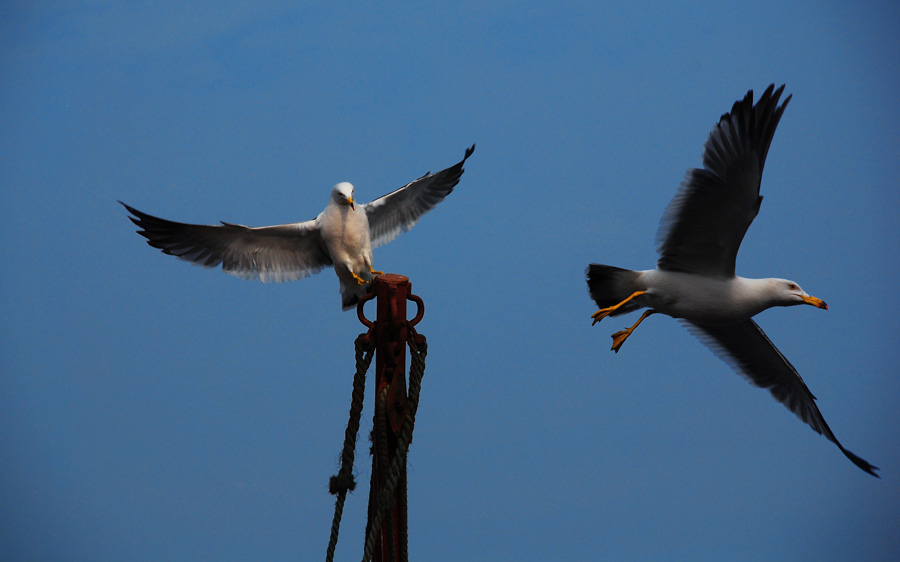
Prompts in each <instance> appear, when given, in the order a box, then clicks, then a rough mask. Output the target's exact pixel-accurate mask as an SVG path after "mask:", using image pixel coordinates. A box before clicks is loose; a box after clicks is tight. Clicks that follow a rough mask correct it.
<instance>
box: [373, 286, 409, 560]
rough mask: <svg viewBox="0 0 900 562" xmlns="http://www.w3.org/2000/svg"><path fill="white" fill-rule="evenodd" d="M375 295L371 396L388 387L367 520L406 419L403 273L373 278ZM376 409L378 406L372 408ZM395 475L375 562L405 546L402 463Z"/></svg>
mask: <svg viewBox="0 0 900 562" xmlns="http://www.w3.org/2000/svg"><path fill="white" fill-rule="evenodd" d="M373 284H374V289H373V290H374V293H375V299H376V313H377V316H376V320H375V399H376V401H377V400H378V397H379V396H381V394H382V391H383V390H384V388H385V387H388V386H389V388H388V391H387V410H386V413H387V418H388V419H387V421H388V424H387V432H386V433H387V451H381V450H380V449H381V447H383V445H384V444H383V443H381V440H380V439H378V438H376V439H374V440H373V445H374V448H373V455H372V487H371V490H370V492H369V494H370V495H369V520H370V521H372V520H373V518H374V516H375V510H376V509H377V503H378V502H377V496H376V494H377V491H378V490H381V489H383V488H384V484H385V482H386V481H387V478H388V475H387V474H386V472H387V470H386V467H385V466H379V459H381V458H385V457H384V456H385V455H386V458H387V464H386V466H387V467H389V466H390V465H391V463H392V462H393V461H394V459H393V457H394V455H395V454H396V451H397V436H398V435H399V433H400V429H401V427H402V425H403V420H404V419H405V417H406V407H407V404H406V398H407V397H406V340H407V335H408V329H407V319H406V301H407V299H408V297H409V295H410V287H411V285H410V282H409V279H408V278H406V277H404V276H402V275H394V274H385V275H379V276H377V277H375V279H374V280H373ZM375 411H376V413H377V412H378V409H377V406H376V409H375ZM400 467H401V472H400V478H399V480H398V482H397V487H396V488H395V490H394V493H393V497H392V498H391V499H390V501H392V502H393V506H391V509H390V515H389V518H390V521H388V520H387V519H385V520H383V521H382V524H381V529H380V530H379V531H378V536H377V538H376V541H375V549H374V551H373V553H372V560H373V561H374V562H395V561H398V560H400V556H401V554H400V553H401V552H404V551H405V550H406V545H405V544H402V542H405V537H406V531H405V529H406V524H407V519H406V462H405V459H402V462H401V464H400Z"/></svg>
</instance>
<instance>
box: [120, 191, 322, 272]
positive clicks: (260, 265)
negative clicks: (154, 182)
mask: <svg viewBox="0 0 900 562" xmlns="http://www.w3.org/2000/svg"><path fill="white" fill-rule="evenodd" d="M120 203H122V202H121V201H120ZM122 205H123V206H124V207H125V208H126V209H127V210H128V212H129V213H131V214H132V215H134V217H129V219H131V222H133V223H134V224H135V225H137V226H138V227H139V228H141V230H139V231H137V232H138V234H140V235H141V236H143V237H144V238H146V239H147V243H148V244H150V245H151V246H153V247H154V248H159V249H160V250H162V251H163V253H164V254H169V255H172V256H175V257H178V258H180V259H183V260H185V261H188V262H191V263H193V264H195V265H201V266H203V267H216V266H217V265H219V264H222V270H223V271H224V272H225V273H228V274H230V275H235V276H237V277H241V278H243V279H251V280H259V281H262V282H264V283H265V282H269V281H278V282H280V281H292V280H295V279H301V278H303V277H306V276H308V275H312V274H313V273H317V272H318V271H320V270H321V269H322V268H324V267H326V266H329V265H331V264H332V262H331V257H330V256H329V255H328V252H327V251H326V249H325V246H324V244H323V242H322V236H321V233H320V230H319V227H318V224H317V222H316V221H315V220H311V221H307V222H302V223H294V224H284V225H278V226H266V227H260V228H252V227H247V226H242V225H239V224H231V223H225V222H223V223H222V225H221V226H217V225H197V224H185V223H180V222H174V221H170V220H166V219H161V218H158V217H154V216H152V215H148V214H147V213H143V212H141V211H138V210H137V209H135V208H133V207H130V206H128V205H126V204H125V203H122Z"/></svg>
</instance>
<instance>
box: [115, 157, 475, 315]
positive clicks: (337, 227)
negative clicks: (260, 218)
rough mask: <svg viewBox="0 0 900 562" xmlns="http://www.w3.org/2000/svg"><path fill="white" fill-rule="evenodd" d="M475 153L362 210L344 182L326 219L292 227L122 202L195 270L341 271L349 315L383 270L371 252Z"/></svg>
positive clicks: (251, 273)
mask: <svg viewBox="0 0 900 562" xmlns="http://www.w3.org/2000/svg"><path fill="white" fill-rule="evenodd" d="M474 150H475V145H474V144H473V145H472V146H471V147H470V148H468V149H466V152H465V156H463V159H462V160H461V161H460V162H458V163H457V164H456V165H454V166H451V167H450V168H447V169H446V170H441V171H440V172H437V173H436V174H431V173H430V172H429V173H426V174H425V175H424V176H422V177H420V178H419V179H417V180H413V181H411V182H410V183H408V184H406V185H404V186H403V187H401V188H400V189H398V190H396V191H394V192H392V193H389V194H387V195H384V196H383V197H379V198H378V199H375V200H374V201H372V202H370V203H366V204H365V205H357V203H356V200H355V199H354V189H353V185H351V184H349V183H347V182H341V183H338V184H337V185H335V186H334V187H333V188H332V189H331V198H330V199H329V200H328V205H327V206H326V207H325V210H324V211H322V212H321V213H319V216H317V217H316V218H315V219H313V220H310V221H306V222H297V223H293V224H282V225H277V226H264V227H248V226H242V225H239V224H232V223H227V222H223V223H222V224H221V225H197V224H184V223H180V222H174V221H170V220H166V219H161V218H157V217H154V216H152V215H148V214H147V213H144V212H141V211H138V210H137V209H135V208H134V207H130V206H128V205H126V204H125V203H122V202H121V201H119V203H121V204H122V205H123V206H124V207H125V209H127V210H128V212H129V213H131V214H132V215H134V216H133V217H128V218H129V219H130V220H131V222H133V223H134V224H135V225H137V226H138V227H139V228H141V230H138V231H137V233H138V234H140V235H141V236H143V237H144V238H146V239H147V243H148V244H149V245H150V246H152V247H154V248H159V249H160V250H162V251H163V253H164V254H169V255H172V256H175V257H178V258H180V259H183V260H185V261H188V262H191V263H193V264H195V265H201V266H204V267H216V266H218V265H219V264H222V270H223V271H224V272H225V273H228V274H231V275H235V276H237V277H241V278H243V279H250V280H259V281H262V282H263V283H266V282H268V281H277V282H282V281H293V280H296V279H301V278H303V277H307V276H309V275H312V274H314V273H318V272H319V271H321V270H322V269H323V268H325V267H326V266H329V265H331V266H334V271H335V273H336V274H337V277H338V280H339V281H340V288H341V305H342V308H343V309H344V310H348V309H350V308H353V306H354V305H355V304H356V303H357V302H358V301H359V299H360V298H361V297H362V296H363V295H365V294H366V292H367V291H368V289H369V283H371V281H372V279H373V276H374V275H378V274H381V273H383V272H382V271H375V269H374V268H373V267H372V248H377V247H378V246H381V245H383V244H387V243H388V242H390V241H391V240H393V239H394V238H396V237H397V236H399V235H400V234H401V233H402V232H406V231H407V230H409V229H410V228H412V227H413V226H414V225H415V224H416V223H417V222H418V221H419V219H420V218H422V215H424V214H425V213H427V212H428V211H430V210H431V209H432V208H434V206H435V205H437V204H438V203H440V202H441V201H443V200H444V197H446V196H447V195H448V194H449V193H450V192H451V191H453V188H454V187H455V186H456V184H458V183H459V179H460V177H461V176H462V174H463V171H464V170H463V164H464V163H465V161H466V159H468V158H469V156H471V155H472V152H474Z"/></svg>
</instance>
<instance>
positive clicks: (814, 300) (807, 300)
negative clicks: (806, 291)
mask: <svg viewBox="0 0 900 562" xmlns="http://www.w3.org/2000/svg"><path fill="white" fill-rule="evenodd" d="M800 298H801V299H803V302H805V303H806V304H811V305H813V306H814V307H816V308H824V309H825V310H828V305H827V304H825V301H823V300H822V299H817V298H816V297H810V296H808V295H807V296H805V297H800Z"/></svg>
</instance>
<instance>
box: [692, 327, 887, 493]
mask: <svg viewBox="0 0 900 562" xmlns="http://www.w3.org/2000/svg"><path fill="white" fill-rule="evenodd" d="M682 323H683V324H684V325H685V326H686V327H687V328H688V330H689V331H690V332H691V333H692V334H694V335H695V336H697V338H699V339H700V341H701V342H703V344H704V345H706V347H708V348H709V349H710V350H711V351H712V352H713V353H715V354H716V356H718V357H719V359H721V360H723V361H725V362H726V363H728V364H729V365H730V366H731V367H732V368H733V369H734V370H735V371H737V373H738V374H740V375H741V376H743V377H744V378H746V379H747V380H748V381H749V382H750V383H752V384H754V385H756V386H758V387H760V388H766V389H768V390H769V392H771V393H772V396H773V397H775V400H778V401H779V402H781V403H782V404H784V405H785V406H786V407H787V408H788V409H789V410H790V411H792V412H794V414H796V415H797V417H798V418H800V419H801V420H803V421H804V422H806V423H807V424H809V426H810V427H811V428H813V430H815V431H816V433H819V434H822V435H824V436H825V437H827V438H828V439H829V440H831V441H832V442H833V443H834V444H835V445H837V446H838V448H839V449H840V450H841V452H843V453H844V454H845V455H846V456H847V458H848V459H850V460H851V461H852V462H853V464H855V465H856V466H858V467H859V468H861V469H863V470H865V471H866V472H868V473H869V474H871V475H872V476H876V477H879V476H878V475H877V474H876V473H875V470H878V467H876V466H872V465H871V464H869V463H868V462H866V461H865V460H863V459H861V458H859V457H858V456H856V455H854V454H853V453H851V452H850V451H848V450H847V449H845V448H844V447H843V446H842V445H841V444H840V442H839V441H838V440H837V437H835V436H834V433H833V432H832V431H831V428H830V427H828V424H827V423H825V418H824V417H823V416H822V413H821V412H820V411H819V407H818V406H816V397H815V396H813V394H812V392H810V390H809V388H808V387H807V386H806V383H804V382H803V379H802V378H801V377H800V373H798V372H797V369H795V368H794V366H793V365H791V363H790V361H788V360H787V358H785V356H784V355H782V354H781V352H780V351H778V348H776V347H775V345H774V344H773V343H772V341H771V340H769V338H768V336H766V334H765V333H764V332H763V331H762V329H761V328H760V327H759V326H758V325H757V324H756V322H754V321H753V320H745V321H744V322H741V323H740V324H735V325H733V326H724V327H712V326H703V325H700V324H694V323H692V322H688V321H686V320H682ZM879 478H880V477H879Z"/></svg>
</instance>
